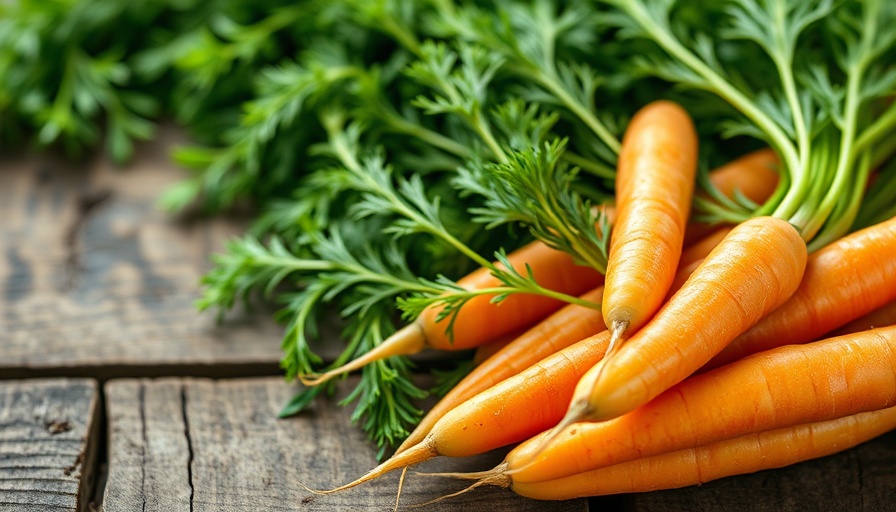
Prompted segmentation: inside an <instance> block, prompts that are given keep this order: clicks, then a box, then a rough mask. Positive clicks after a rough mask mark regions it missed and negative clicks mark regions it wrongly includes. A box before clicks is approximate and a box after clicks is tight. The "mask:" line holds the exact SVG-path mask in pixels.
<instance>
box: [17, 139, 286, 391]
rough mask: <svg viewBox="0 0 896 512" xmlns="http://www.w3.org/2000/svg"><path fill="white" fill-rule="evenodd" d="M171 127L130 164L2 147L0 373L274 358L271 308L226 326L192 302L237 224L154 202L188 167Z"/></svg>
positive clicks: (207, 369)
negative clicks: (179, 161) (23, 154)
mask: <svg viewBox="0 0 896 512" xmlns="http://www.w3.org/2000/svg"><path fill="white" fill-rule="evenodd" d="M178 140H179V138H178V137H177V136H176V135H173V134H172V133H171V132H162V137H160V138H159V139H158V140H156V141H153V142H152V143H148V144H145V145H143V146H141V147H140V149H139V153H138V155H137V158H136V160H135V161H134V163H133V164H132V165H129V166H128V167H127V168H124V169H119V168H115V167H113V166H112V165H111V164H110V163H109V162H108V161H107V160H105V159H103V158H97V159H94V160H91V161H88V162H84V163H81V164H76V163H71V162H67V161H64V160H61V159H59V158H53V157H52V156H40V157H31V158H14V157H6V158H2V159H0V218H2V219H3V222H2V224H0V322H2V324H3V331H4V332H3V334H2V342H3V350H2V352H0V354H2V355H0V375H2V376H5V377H30V376H35V375H57V374H64V375H91V376H99V377H112V376H116V375H119V376H133V375H171V374H183V375H196V374H200V375H213V376H224V375H241V374H248V375H257V374H260V373H266V374H275V373H276V372H277V370H278V360H279V357H280V352H279V343H278V342H279V339H280V337H281V336H282V329H281V328H280V327H279V326H277V325H276V324H275V323H274V322H273V321H272V320H270V315H267V314H264V315H262V314H259V315H252V316H249V315H241V316H237V317H235V318H232V319H231V320H230V321H229V322H227V324H226V325H223V326H220V325H218V324H217V323H216V322H215V316H214V314H211V313H209V314H203V315H199V314H197V312H196V309H195V308H194V307H193V302H194V301H195V300H196V298H197V297H198V293H199V282H198V280H199V277H200V276H201V275H202V273H203V272H204V271H205V270H206V269H208V268H209V262H208V259H209V255H210V254H211V253H212V252H215V251H219V250H220V249H221V248H222V247H223V245H224V242H225V241H226V240H227V239H228V238H229V237H230V236H234V235H237V234H240V233H241V232H242V231H241V229H242V227H243V226H242V225H241V224H240V223H239V222H237V221H234V220H233V219H224V218H216V219H190V218H175V217H173V216H171V215H169V214H166V213H164V212H162V211H161V210H160V209H159V208H158V207H157V206H156V202H157V200H158V197H159V195H160V194H161V192H162V191H163V190H164V189H165V188H166V187H167V186H169V185H170V184H172V183H175V182H177V180H179V179H182V178H183V177H184V176H185V174H184V171H183V170H179V169H177V168H176V167H175V166H174V165H173V164H171V163H170V157H169V151H170V150H171V149H172V148H173V147H174V145H175V144H176V143H177V141H178Z"/></svg>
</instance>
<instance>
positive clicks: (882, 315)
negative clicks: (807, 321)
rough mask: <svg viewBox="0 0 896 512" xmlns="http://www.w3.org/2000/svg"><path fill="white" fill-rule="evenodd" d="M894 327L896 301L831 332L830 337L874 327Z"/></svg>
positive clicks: (895, 323) (895, 321)
mask: <svg viewBox="0 0 896 512" xmlns="http://www.w3.org/2000/svg"><path fill="white" fill-rule="evenodd" d="M888 325H896V300H894V301H891V302H890V303H888V304H884V305H883V306H881V307H879V308H877V309H875V310H874V311H872V312H870V313H868V314H867V315H864V316H861V317H859V318H856V319H855V320H853V321H852V322H849V323H848V324H846V325H844V326H843V327H841V328H839V329H837V330H836V331H833V332H832V333H831V334H830V335H831V336H843V335H844V334H852V333H854V332H861V331H867V330H869V329H874V328H876V327H886V326H888Z"/></svg>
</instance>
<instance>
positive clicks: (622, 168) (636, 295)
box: [601, 101, 697, 341]
mask: <svg viewBox="0 0 896 512" xmlns="http://www.w3.org/2000/svg"><path fill="white" fill-rule="evenodd" d="M696 170H697V134H696V131H695V129H694V125H693V122H692V121H691V118H690V116H688V114H687V112H685V111H684V109H682V108H681V107H680V106H678V105H677V104H675V103H672V102H669V101H657V102H654V103H651V104H649V105H647V106H646V107H644V108H642V109H641V110H640V111H638V113H637V114H636V115H635V116H634V118H632V121H631V123H629V126H628V128H627V129H626V132H625V137H624V138H623V141H622V149H621V152H620V154H619V163H618V165H617V171H616V214H617V219H616V223H615V224H614V225H613V232H612V237H611V239H610V253H609V257H608V260H607V274H606V282H605V290H604V297H603V304H602V307H601V309H602V311H603V315H604V323H606V325H607V326H608V327H609V328H610V330H611V331H612V332H613V333H614V341H615V340H616V339H618V338H619V337H620V336H621V335H622V333H623V332H626V331H635V330H637V329H638V328H640V327H641V326H642V325H644V323H646V322H647V320H649V319H650V317H651V316H652V315H653V314H654V313H655V312H656V310H657V309H659V307H660V305H661V304H662V301H663V298H664V297H665V296H666V292H667V291H668V290H669V287H670V286H671V284H672V279H673V277H674V275H675V269H676V268H677V267H678V260H679V257H680V256H681V250H682V244H683V241H684V230H685V225H686V224H687V220H688V215H689V213H690V209H691V197H692V194H693V190H694V182H695V177H696Z"/></svg>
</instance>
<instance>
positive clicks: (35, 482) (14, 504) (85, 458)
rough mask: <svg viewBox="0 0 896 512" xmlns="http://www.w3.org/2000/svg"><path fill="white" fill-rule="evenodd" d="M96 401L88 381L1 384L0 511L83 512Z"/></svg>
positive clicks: (96, 419)
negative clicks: (66, 511)
mask: <svg viewBox="0 0 896 512" xmlns="http://www.w3.org/2000/svg"><path fill="white" fill-rule="evenodd" d="M98 399H99V390H98V389H97V384H96V381H92V380H88V379H74V380H72V379H49V380H37V379H35V380H22V381H0V511H3V512H6V511H8V512H42V511H65V510H68V511H72V512H74V511H80V510H86V507H87V505H88V503H89V502H90V497H91V493H92V490H93V485H94V481H93V479H94V476H95V472H94V468H95V467H96V452H97V449H98V446H97V445H98V443H97V433H98V430H99V417H98V412H99V410H98Z"/></svg>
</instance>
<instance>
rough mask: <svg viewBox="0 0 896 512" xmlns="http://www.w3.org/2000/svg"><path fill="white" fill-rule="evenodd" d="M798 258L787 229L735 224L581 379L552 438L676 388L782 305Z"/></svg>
mask: <svg viewBox="0 0 896 512" xmlns="http://www.w3.org/2000/svg"><path fill="white" fill-rule="evenodd" d="M806 258H807V254H806V244H805V242H803V240H802V238H800V235H799V233H797V231H796V229H794V227H793V226H791V225H790V224H788V223H787V222H785V221H783V220H780V219H777V218H774V217H756V218H753V219H750V220H747V221H745V222H743V223H741V224H739V225H738V226H737V227H735V228H734V229H733V230H731V232H730V233H729V234H728V236H726V237H725V239H724V240H722V242H721V243H720V244H719V245H718V246H717V247H716V248H715V249H713V251H712V252H711V253H710V254H709V256H707V257H706V259H704V260H703V262H702V263H701V264H700V266H699V267H698V268H697V269H696V270H695V271H694V273H693V274H691V276H690V278H689V279H688V280H687V281H686V282H685V283H684V285H683V286H682V287H681V289H680V290H679V291H678V292H677V293H676V294H675V295H673V296H672V297H671V298H670V299H669V301H668V302H667V303H666V304H665V305H664V306H663V308H662V309H661V310H660V311H659V312H658V313H657V314H656V316H655V317H654V318H653V320H652V321H651V322H650V323H649V324H648V325H647V326H645V327H644V328H642V329H641V330H640V331H638V332H637V333H636V334H635V335H634V336H633V337H632V338H631V339H629V340H628V341H627V342H626V343H625V344H623V345H621V346H620V347H619V350H618V351H617V352H616V353H615V354H614V355H612V356H609V357H607V358H606V359H605V360H604V361H603V362H602V363H601V364H600V365H597V366H595V367H594V368H592V369H591V370H589V371H588V373H586V374H585V375H584V376H583V377H582V380H581V381H580V382H579V385H578V386H577V387H576V392H575V396H574V397H573V400H572V402H571V403H570V406H569V411H568V412H567V415H566V416H565V417H564V419H563V421H562V422H561V423H560V424H559V425H558V426H557V428H556V429H555V432H556V433H557V434H559V433H560V432H561V431H562V430H563V429H564V428H566V427H567V426H569V425H570V424H572V423H575V422H577V421H582V420H589V421H601V420H607V419H611V418H615V417H617V416H620V415H622V414H625V413H627V412H629V411H631V410H633V409H635V408H637V407H639V406H641V405H643V404H645V403H647V402H648V401H650V400H651V399H653V398H654V397H656V396H657V395H659V394H660V393H662V392H663V391H665V390H666V389H668V388H669V387H671V386H673V385H675V384H677V383H678V382H680V381H682V380H683V379H684V378H686V377H687V376H688V375H690V374H691V373H693V372H694V371H696V370H697V369H699V368H700V367H701V366H703V365H704V364H705V363H706V362H707V361H709V359H711V358H712V357H713V356H714V355H715V354H717V353H718V352H720V351H721V350H722V349H723V348H724V347H725V345H727V344H728V343H729V342H730V341H731V340H732V339H734V338H735V337H736V336H737V335H738V334H740V333H742V332H744V331H746V330H747V329H749V328H750V327H751V326H753V325H754V324H755V323H756V322H758V321H759V320H760V319H761V318H763V317H764V316H766V315H768V314H769V313H770V312H771V311H772V310H774V309H775V308H776V307H778V306H780V305H781V304H782V303H784V301H786V300H787V299H788V298H789V297H790V295H791V294H793V292H794V291H795V290H796V289H797V286H798V285H799V283H800V279H801V278H802V275H803V270H804V268H805V266H806Z"/></svg>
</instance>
